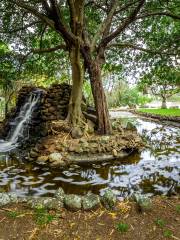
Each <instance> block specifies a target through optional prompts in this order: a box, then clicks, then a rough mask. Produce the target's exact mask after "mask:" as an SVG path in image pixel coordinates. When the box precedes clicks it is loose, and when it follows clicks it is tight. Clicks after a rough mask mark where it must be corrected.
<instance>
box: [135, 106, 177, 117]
mask: <svg viewBox="0 0 180 240" xmlns="http://www.w3.org/2000/svg"><path fill="white" fill-rule="evenodd" d="M138 111H139V112H143V113H150V114H158V115H162V116H172V117H180V109H178V108H176V109H160V108H154V109H149V108H142V109H138Z"/></svg>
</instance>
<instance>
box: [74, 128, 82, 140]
mask: <svg viewBox="0 0 180 240" xmlns="http://www.w3.org/2000/svg"><path fill="white" fill-rule="evenodd" d="M71 136H72V138H75V139H77V138H81V137H82V136H83V132H82V131H81V129H80V128H79V127H74V128H73V130H72V131H71Z"/></svg>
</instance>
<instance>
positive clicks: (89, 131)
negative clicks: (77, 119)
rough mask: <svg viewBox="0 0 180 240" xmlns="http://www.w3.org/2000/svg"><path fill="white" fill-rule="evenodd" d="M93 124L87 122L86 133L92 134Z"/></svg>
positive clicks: (89, 121)
mask: <svg viewBox="0 0 180 240" xmlns="http://www.w3.org/2000/svg"><path fill="white" fill-rule="evenodd" d="M94 128H95V124H94V123H93V122H92V121H91V120H89V119H88V120H87V132H88V133H89V134H92V133H93V132H94Z"/></svg>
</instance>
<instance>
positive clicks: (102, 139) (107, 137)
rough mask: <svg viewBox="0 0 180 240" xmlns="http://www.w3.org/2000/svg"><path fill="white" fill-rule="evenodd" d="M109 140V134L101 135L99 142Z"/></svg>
mask: <svg viewBox="0 0 180 240" xmlns="http://www.w3.org/2000/svg"><path fill="white" fill-rule="evenodd" d="M109 140H110V136H102V137H101V138H100V142H101V143H108V142H109Z"/></svg>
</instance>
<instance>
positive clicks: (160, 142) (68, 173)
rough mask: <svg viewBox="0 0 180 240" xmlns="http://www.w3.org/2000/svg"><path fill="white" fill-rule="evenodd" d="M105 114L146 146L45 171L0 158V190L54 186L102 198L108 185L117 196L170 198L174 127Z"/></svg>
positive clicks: (176, 156) (48, 191)
mask: <svg viewBox="0 0 180 240" xmlns="http://www.w3.org/2000/svg"><path fill="white" fill-rule="evenodd" d="M111 116H112V117H114V118H116V117H121V119H122V121H126V120H127V118H128V120H130V121H132V122H133V123H134V124H135V125H136V127H137V129H138V132H139V134H140V135H141V136H142V138H143V140H144V142H145V143H146V144H147V146H146V147H145V149H144V150H143V151H142V152H141V153H135V154H132V155H131V156H129V157H126V158H124V159H121V160H119V161H116V162H113V164H112V162H109V163H104V164H94V165H93V166H92V165H91V166H88V165H86V166H81V167H80V166H77V165H76V166H71V167H70V168H67V169H63V170H58V171H57V170H56V171H55V170H53V171H52V170H51V169H48V168H43V167H42V166H36V165H31V164H27V162H25V161H21V160H11V159H8V156H7V155H4V154H1V155H0V191H8V192H9V191H10V192H16V193H17V194H18V195H19V196H27V195H36V196H51V195H53V193H54V192H55V190H56V189H57V188H58V187H60V186H61V187H63V189H64V190H65V192H66V193H76V194H85V193H87V192H88V191H92V192H94V193H98V194H102V193H103V191H104V190H105V189H106V188H108V187H110V188H111V189H113V191H114V192H115V193H116V194H117V196H118V197H119V198H124V197H127V196H130V195H131V194H132V193H134V192H139V193H143V194H147V195H157V194H164V195H165V194H166V195H171V194H176V193H178V191H179V190H180V189H179V186H180V124H177V123H176V124H175V123H172V122H171V123H170V122H155V121H151V120H147V119H145V118H139V117H137V116H135V115H132V114H129V113H122V112H113V113H111Z"/></svg>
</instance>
